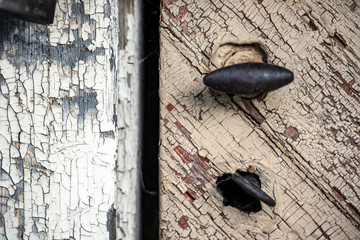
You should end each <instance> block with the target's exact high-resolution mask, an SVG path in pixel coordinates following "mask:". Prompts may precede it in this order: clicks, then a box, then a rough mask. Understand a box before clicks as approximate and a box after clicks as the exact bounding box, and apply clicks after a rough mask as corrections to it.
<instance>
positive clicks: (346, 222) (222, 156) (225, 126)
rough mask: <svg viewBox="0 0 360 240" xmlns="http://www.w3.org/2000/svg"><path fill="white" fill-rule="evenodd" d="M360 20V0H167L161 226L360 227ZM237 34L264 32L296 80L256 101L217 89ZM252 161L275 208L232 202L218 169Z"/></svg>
mask: <svg viewBox="0 0 360 240" xmlns="http://www.w3.org/2000/svg"><path fill="white" fill-rule="evenodd" d="M359 22H360V4H359V3H358V2H356V1H326V2H318V1H310V0H309V1H299V2H297V1H251V0H247V1H235V0H227V1H207V0H202V1H180V0H179V1H171V0H164V1H163V4H162V11H161V22H160V31H161V39H160V40H161V60H160V85H161V86H160V98H161V114H160V128H161V133H160V136H161V139H160V144H161V146H160V169H161V171H160V174H161V176H160V181H161V186H160V190H161V199H160V201H161V229H160V235H161V238H163V239H179V238H190V239H254V238H256V239H267V238H270V239H298V238H299V239H359V238H360V232H359V225H360V214H359V211H360V196H359V192H360V181H359V161H360V159H359V156H360V147H359V146H360V137H359V130H360V127H359V123H360V121H359V120H360V119H359V111H360V96H359V90H360V84H359V83H360V80H359V79H360V69H359V66H360V60H359V56H360V28H359V25H358V24H359ZM228 43H231V44H246V43H258V44H259V45H260V46H262V47H263V48H264V49H265V51H266V52H267V56H268V62H269V63H273V64H277V65H279V66H284V67H286V68H288V69H290V70H292V71H293V72H294V74H295V80H294V82H293V83H292V84H291V85H288V86H286V87H284V88H282V89H279V90H277V91H274V92H270V93H269V94H267V96H266V97H265V98H258V99H254V100H251V101H249V100H243V99H241V98H239V97H238V96H234V97H231V96H228V95H226V94H221V93H216V92H214V91H211V90H209V89H208V88H206V87H205V86H204V85H203V83H202V78H203V76H204V74H206V73H208V72H209V71H210V70H212V69H215V68H218V67H221V66H223V65H225V64H226V63H225V61H224V59H226V58H227V57H229V56H231V55H232V52H231V51H230V50H224V51H223V52H221V54H219V52H216V50H217V49H218V48H219V46H224V45H226V44H228ZM234 61H236V59H234ZM249 165H254V166H256V167H257V173H258V174H259V176H260V179H261V181H262V184H263V185H262V186H263V189H264V191H265V192H267V193H269V194H270V196H272V197H273V198H275V199H276V202H277V205H276V207H275V208H270V207H267V206H266V205H265V206H264V205H263V211H261V212H258V213H252V214H246V213H242V212H239V211H238V210H237V209H235V208H232V207H224V206H223V204H222V197H221V196H220V195H219V193H217V192H216V190H215V181H216V178H217V177H218V176H220V175H222V174H224V173H232V172H234V171H235V170H236V169H242V170H246V169H247V167H248V166H249Z"/></svg>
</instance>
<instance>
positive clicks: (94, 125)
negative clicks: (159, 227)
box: [0, 0, 139, 240]
mask: <svg viewBox="0 0 360 240" xmlns="http://www.w3.org/2000/svg"><path fill="white" fill-rule="evenodd" d="M120 2H121V3H123V2H126V8H125V7H124V8H119V6H120V5H121V4H120ZM134 2H135V1H113V2H109V1H81V0H60V1H58V3H57V7H56V13H55V20H54V24H51V25H48V26H44V25H38V24H33V23H28V22H24V21H20V20H16V19H11V18H7V17H1V23H0V31H1V33H0V56H1V57H0V162H1V173H0V188H1V191H0V192H1V209H0V234H1V235H0V236H1V237H0V238H1V239H77V240H78V239H123V238H127V239H134V238H135V235H136V226H135V223H136V214H137V211H136V203H137V201H136V199H137V187H136V186H137V185H138V184H137V179H138V176H137V175H138V173H137V164H138V163H137V161H138V139H139V136H138V126H139V124H138V116H139V113H138V100H137V99H138V94H139V89H138V88H139V85H138V79H137V77H136V76H138V64H137V63H138V62H137V56H138V55H137V50H138V49H137V48H136V44H137V43H138V39H137V38H136V37H135V36H137V34H138V33H137V32H138V31H136V29H134V28H133V26H136V24H137V23H136V20H137V19H138V18H137V17H135V15H136V14H135V12H136V11H138V10H137V9H138V6H136V4H137V3H136V4H135V5H134ZM123 5H124V4H123ZM137 5H138V4H137ZM122 11H124V12H122ZM125 11H126V12H125ZM120 15H121V20H120V18H119V16H120ZM121 24H122V25H121ZM120 25H121V26H120ZM121 27H124V28H125V29H122V31H120V28H121ZM130 40H131V41H130Z"/></svg>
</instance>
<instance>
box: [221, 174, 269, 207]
mask: <svg viewBox="0 0 360 240" xmlns="http://www.w3.org/2000/svg"><path fill="white" fill-rule="evenodd" d="M236 172H237V173H238V174H240V175H241V176H243V177H245V178H246V179H247V180H248V181H249V182H251V183H252V184H254V185H256V186H258V187H261V183H260V179H259V176H258V175H256V174H255V173H249V172H242V171H239V170H238V171H236ZM231 175H232V174H229V173H226V174H224V175H222V176H220V177H218V179H217V180H216V190H217V191H218V192H219V193H220V194H221V195H222V196H223V197H224V200H223V203H224V205H225V206H232V207H234V208H237V209H239V210H240V211H243V212H246V213H251V212H259V211H260V210H261V209H262V208H261V204H260V201H259V200H258V199H257V198H255V197H253V196H250V195H249V194H247V193H246V192H245V191H244V190H243V189H242V188H241V187H240V186H239V185H238V184H236V183H235V182H234V181H233V180H232V178H231Z"/></svg>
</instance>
